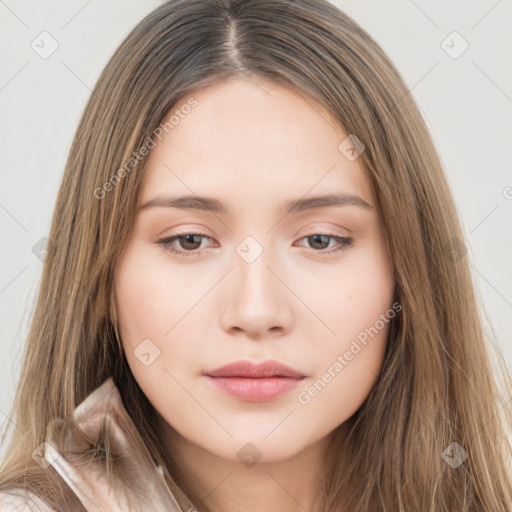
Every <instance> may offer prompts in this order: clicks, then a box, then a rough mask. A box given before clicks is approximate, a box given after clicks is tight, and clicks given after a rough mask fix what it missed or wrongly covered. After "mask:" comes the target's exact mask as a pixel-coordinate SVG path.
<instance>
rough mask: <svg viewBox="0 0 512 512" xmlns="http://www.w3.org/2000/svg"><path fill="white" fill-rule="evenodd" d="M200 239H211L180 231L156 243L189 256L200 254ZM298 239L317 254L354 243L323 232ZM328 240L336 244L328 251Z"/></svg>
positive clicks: (351, 240) (328, 252) (182, 255)
mask: <svg viewBox="0 0 512 512" xmlns="http://www.w3.org/2000/svg"><path fill="white" fill-rule="evenodd" d="M202 239H208V240H212V239H211V238H210V237H209V236H207V235H203V234H202V233H180V234H178V235H174V236H171V237H167V238H161V239H159V240H157V241H156V243H157V244H161V245H162V246H163V247H164V248H165V249H166V250H168V251H169V252H171V253H172V254H176V255H177V256H179V257H189V256H199V255H200V252H199V249H201V242H202ZM300 240H307V241H308V243H310V244H312V246H313V247H312V248H313V249H322V250H316V251H314V252H318V253H319V254H332V253H334V252H338V251H342V250H344V249H346V248H347V247H350V246H352V245H354V240H353V239H352V238H346V237H341V236H338V235H334V234H324V233H315V234H313V235H309V236H306V237H303V238H300V239H299V241H300ZM330 241H334V242H335V244H337V245H335V246H334V249H330V250H328V251H326V250H323V249H325V248H326V247H324V246H325V244H326V243H327V247H329V245H330ZM175 242H179V243H178V245H180V246H181V249H176V246H175ZM319 246H320V247H319Z"/></svg>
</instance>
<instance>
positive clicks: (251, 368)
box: [206, 361, 305, 379]
mask: <svg viewBox="0 0 512 512" xmlns="http://www.w3.org/2000/svg"><path fill="white" fill-rule="evenodd" d="M206 375H208V376H209V377H245V378H253V379H258V378H265V377H289V378H292V379H301V378H303V377H305V375H303V374H301V373H299V372H297V371H295V370H293V369H292V368H290V367H289V366H286V365H285V364H283V363H280V362H278V361H264V362H263V363H260V364H254V363H251V362H250V361H235V362H234V363H230V364H227V365H225V366H222V367H221V368H217V369H216V370H213V371H210V372H207V373H206Z"/></svg>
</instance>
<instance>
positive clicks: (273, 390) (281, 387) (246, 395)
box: [204, 361, 306, 402]
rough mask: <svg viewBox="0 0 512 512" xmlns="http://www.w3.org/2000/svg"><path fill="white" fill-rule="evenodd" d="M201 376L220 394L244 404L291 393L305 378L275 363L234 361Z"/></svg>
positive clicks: (268, 399) (287, 367)
mask: <svg viewBox="0 0 512 512" xmlns="http://www.w3.org/2000/svg"><path fill="white" fill-rule="evenodd" d="M204 375H205V376H206V377H208V379H209V380H210V381H211V382H212V383H213V384H214V385H215V386H216V387H217V389H220V390H221V391H223V392H225V393H227V394H229V395H231V396H233V397H235V398H237V399H239V400H243V401H246V402H268V401H270V400H273V399H275V398H277V397H279V396H281V395H283V394H284V393H286V392H288V391H290V390H292V389H293V388H295V387H296V386H298V385H299V383H300V382H301V381H302V380H303V379H305V378H306V376H305V375H304V374H302V373H300V372H298V371H296V370H294V369H292V368H290V367H289V366H286V365H284V364H282V363H279V362H277V361H265V362H263V363H260V364H254V363H252V362H250V361H236V362H234V363H230V364H228V365H225V366H222V367H221V368H217V369H216V370H212V371H209V372H205V373H204Z"/></svg>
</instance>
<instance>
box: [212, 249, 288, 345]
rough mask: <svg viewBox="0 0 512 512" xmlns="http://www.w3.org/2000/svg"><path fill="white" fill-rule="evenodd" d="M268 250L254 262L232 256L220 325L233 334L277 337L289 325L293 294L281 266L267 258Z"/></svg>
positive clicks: (254, 337) (268, 256) (263, 337)
mask: <svg viewBox="0 0 512 512" xmlns="http://www.w3.org/2000/svg"><path fill="white" fill-rule="evenodd" d="M270 252H271V251H270V250H268V251H267V250H263V252H262V253H261V254H260V255H259V257H257V258H256V259H255V260H254V261H252V262H251V261H250V260H246V259H244V257H241V256H240V255H239V254H238V253H235V254H234V255H233V267H234V268H233V270H232V271H231V272H230V273H229V278H228V280H227V283H226V286H225V288H224V290H223V292H224V300H223V301H222V302H223V310H222V312H221V316H220V323H221V327H222V328H223V329H224V330H225V331H226V332H229V333H230V334H232V335H241V334H242V335H245V336H246V337H248V338H250V339H254V340H262V339H265V338H269V337H271V338H276V337H280V336H283V335H284V334H285V333H287V332H289V331H290V329H291V325H292V319H293V313H292V304H291V302H292V300H293V294H292V293H291V292H290V290H289V289H288V288H287V286H286V284H285V281H286V280H285V279H283V276H282V275H280V274H282V271H281V270H280V269H281V267H282V265H279V264H277V263H276V262H275V259H272V258H271V257H270Z"/></svg>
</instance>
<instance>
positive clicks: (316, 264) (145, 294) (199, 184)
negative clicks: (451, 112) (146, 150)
mask: <svg viewBox="0 0 512 512" xmlns="http://www.w3.org/2000/svg"><path fill="white" fill-rule="evenodd" d="M193 97H194V98H195V99H196V100H197V101H198V104H197V106H196V107H194V108H193V109H192V110H191V112H190V114H188V115H187V116H184V118H183V119H180V122H179V124H177V125H176V126H175V127H174V129H173V130H172V131H170V132H169V133H168V134H165V135H164V137H163V139H162V141H161V142H158V144H157V145H156V147H154V148H153V149H152V150H151V152H150V154H149V155H148V157H147V158H148V159H149V160H148V161H147V168H146V171H145V175H144V178H143V183H142V188H141V191H140V196H139V199H140V200H139V203H138V204H139V206H140V205H142V204H145V203H146V202H147V201H149V200H150V199H153V198H154V197H155V196H158V195H160V194H165V193H167V194H172V195H198V196H208V197H213V198H216V199H218V200H219V201H222V202H224V203H225V204H226V207H227V210H228V212H227V214H220V213H212V212H207V211H194V210H185V209H178V208H171V207H163V206H159V207H151V208H145V209H142V210H139V212H138V214H137V218H136V223H135V226H134V229H133V232H132V234H131V238H130V240H129V242H128V244H127V246H126V248H125V250H124V252H123V254H122V257H121V259H120V261H119V263H118V267H117V271H116V307H117V311H118V314H119V319H120V324H121V329H122V342H123V345H124V348H125V351H126V354H127V358H128V363H129V365H130V367H131V370H132V372H133V375H134V377H135V379H136V380H137V382H138V383H139V385H140V387H141V389H142V390H143V391H144V393H145V394H146V396H147V397H148V399H149V400H150V401H151V403H152V404H153V406H154V407H155V409H156V410H157V412H158V415H159V418H160V421H161V426H162V432H163V435H164V436H165V443H166V447H167V448H168V449H169V450H170V451H171V453H172V456H173V457H174V459H175V460H176V462H177V463H178V465H179V467H180V468H181V469H182V471H183V473H184V475H185V476H186V477H187V480H188V481H189V482H190V483H189V485H190V486H191V489H193V490H194V492H196V493H197V494H198V496H200V497H201V498H203V497H206V498H205V499H204V502H203V505H206V506H208V507H209V510H211V511H221V510H223V511H230V512H231V511H239V510H240V511H241V510H243V511H245V512H251V511H256V510H257V511H261V510H266V511H268V512H272V511H279V512H292V511H299V510H301V511H302V510H304V509H305V510H308V511H315V510H322V504H321V503H320V500H319V499H318V496H320V493H321V490H322V485H323V483H324V479H325V476H326V474H327V472H328V468H329V464H330V463H331V462H332V459H331V457H330V454H331V453H332V451H330V450H329V446H330V443H331V442H332V439H333V433H334V431H335V429H337V428H338V427H340V426H341V427H340V428H341V430H342V431H343V428H344V427H346V424H345V425H344V422H346V420H347V419H349V418H350V417H351V416H352V415H353V414H354V413H355V412H356V411H357V410H358V408H359V407H360V406H361V404H362V403H363V402H364V400H365V399H366V397H367V396H368V393H369V392H370V390H371V388H372V386H373V384H374V382H375V380H376V377H377V375H378V372H379V369H380V368H381V365H382V360H383V355H384V350H385V346H386V342H387V334H388V330H389V329H388V328H389V324H388V323H384V327H383V328H382V329H380V330H379V332H378V334H377V335H375V336H373V337H372V338H370V339H369V342H368V343H367V344H366V345H365V346H363V345H362V344H360V345H361V346H362V347H363V348H362V350H360V351H359V352H358V353H357V354H356V355H354V356H353V358H352V359H351V360H350V361H348V362H347V364H346V366H344V367H343V369H342V371H339V372H338V373H335V377H333V378H331V380H330V382H329V383H327V384H326V385H325V387H323V389H322V390H321V391H320V392H318V393H317V395H316V396H314V397H310V398H311V400H310V401H309V403H307V404H305V403H301V402H300V401H299V399H298V396H299V393H301V392H302V393H303V395H302V396H304V392H307V390H308V389H309V388H311V386H312V385H313V383H315V382H316V381H317V380H318V379H321V378H322V375H323V374H325V372H326V371H327V370H328V369H329V368H331V369H332V367H333V364H334V363H335V362H336V360H337V357H338V356H343V354H344V353H345V352H346V351H347V350H349V348H350V346H351V343H352V342H353V340H354V339H356V337H357V336H358V335H359V334H360V333H361V332H362V331H364V329H365V328H368V327H370V326H373V325H374V324H375V322H376V321H377V320H378V319H379V318H382V317H381V316H380V315H382V314H384V313H385V312H386V311H387V310H389V308H391V305H392V298H393V289H394V281H393V278H392V270H391V262H390V258H389V252H388V247H387V243H386V239H385V236H384V233H383V229H382V226H381V223H380V221H379V217H378V213H377V211H376V208H375V200H374V199H375V198H374V196H373V193H372V188H371V186H370V182H369V180H368V178H367V176H366V175H365V172H364V170H363V167H362V164H361V163H360V162H361V160H360V159H356V160H354V161H350V160H349V159H348V158H347V157H346V156H345V154H343V153H342V152H341V151H340V150H339V149H338V145H339V144H340V142H342V141H343V140H344V139H345V138H346V137H347V135H348V133H346V132H345V131H344V130H343V129H342V127H340V126H339V125H338V124H337V123H335V121H334V119H333V118H332V117H331V116H330V115H329V113H328V112H327V111H326V110H325V109H324V108H323V107H322V106H320V105H319V104H317V103H316V102H314V101H313V99H311V98H309V97H307V96H305V95H299V94H297V93H296V92H294V91H293V90H292V89H289V88H287V87H284V86H281V85H277V84H274V83H272V82H269V81H266V80H261V79H258V81H254V80H253V81H250V80H241V79H237V80H231V81H228V82H224V83H222V84H220V85H216V86H214V87H209V88H205V89H201V90H197V91H196V92H195V93H194V94H193ZM188 99H189V97H187V98H183V99H182V101H180V103H178V104H177V105H175V106H174V107H173V109H172V110H173V111H174V110H175V109H176V108H178V109H179V108H180V106H181V105H184V104H185V103H186V101H187V100H188ZM166 118H167V116H166ZM334 192H336V193H339V192H344V193H348V194H353V195H357V196H359V197H360V198H362V199H363V200H364V201H366V202H367V203H368V204H369V205H370V208H363V207H360V206H356V205H353V204H344V205H341V206H339V205H338V206H328V207H322V208H317V209H310V210H305V211H302V212H298V213H289V214H287V215H284V216H283V212H282V205H283V203H284V202H285V201H288V200H292V199H299V198H303V197H304V196H306V197H310V196H313V195H315V196H316V195H323V194H331V193H334ZM182 233H201V234H203V235H205V237H204V238H201V237H199V238H198V239H196V240H195V241H194V240H192V241H190V239H188V243H187V240H185V239H183V238H182V239H178V240H175V241H174V242H173V243H172V244H170V245H171V246H172V247H173V248H174V249H176V250H178V251H181V252H187V251H188V252H195V253H196V255H192V256H186V257H180V256H178V255H175V254H172V253H171V252H170V251H169V250H168V248H166V247H164V246H163V245H162V244H158V243H157V241H158V239H160V238H164V237H169V236H173V235H177V234H182ZM318 233H320V234H333V235H334V236H339V237H351V238H352V239H353V245H352V246H348V247H345V248H341V250H338V251H337V252H333V253H331V254H326V252H327V251H329V250H331V249H336V248H340V245H339V244H338V243H337V241H336V239H334V238H324V239H323V240H322V239H320V240H318V239H317V240H316V242H315V239H311V238H309V237H311V236H312V235H315V234H318ZM249 235H250V236H252V237H254V239H256V240H257V242H258V244H260V246H261V248H262V249H263V253H262V254H261V255H260V256H259V257H258V258H257V259H255V261H253V262H252V263H248V262H247V261H246V260H244V259H243V258H242V257H241V256H240V255H239V254H238V253H237V251H236V250H237V247H238V246H239V244H241V242H243V241H244V239H245V238H246V237H247V236H249ZM243 246H244V244H242V246H241V247H243ZM250 251H253V252H252V254H255V253H254V249H250ZM148 338H149V339H150V340H151V342H150V343H152V345H151V344H150V345H149V346H150V347H158V349H156V348H152V349H151V350H152V351H153V352H154V351H155V350H159V351H160V353H159V356H158V357H157V358H156V359H155V360H154V361H153V362H152V363H151V364H150V365H149V366H146V365H145V364H143V363H141V361H140V360H139V358H138V357H137V355H136V349H137V346H138V345H139V344H140V343H141V342H142V340H144V339H148ZM146 343H148V342H146ZM153 352H152V353H153ZM240 359H247V360H250V361H253V362H255V363H258V362H261V361H264V360H267V359H274V360H277V361H280V362H283V363H285V364H287V365H288V366H290V367H292V368H294V369H295V370H297V371H299V372H301V373H303V374H305V375H306V378H305V379H304V380H303V381H302V382H301V383H300V385H299V386H298V387H297V388H296V389H293V390H292V391H289V392H287V393H285V394H284V395H281V396H280V397H278V398H276V399H274V400H272V401H269V402H264V403H251V402H246V401H242V400H239V399H236V398H234V397H232V396H230V395H227V394H226V393H224V392H223V391H220V390H218V389H217V388H216V387H215V386H213V385H212V383H211V382H210V381H209V379H208V377H205V376H204V375H203V372H205V371H208V370H213V369H215V368H218V367H220V366H223V365H225V364H227V363H230V362H233V361H236V360H240ZM331 373H332V370H331ZM248 442H251V443H253V445H254V446H256V447H257V449H258V450H259V453H260V454H261V458H260V459H259V461H258V462H257V463H256V464H255V465H252V466H248V465H246V464H244V463H242V461H241V460H240V458H239V457H238V456H237V452H238V451H239V450H240V449H241V448H242V447H244V446H245V445H246V443H248ZM246 450H249V452H250V453H252V454H253V455H255V454H256V451H255V449H254V448H247V447H246Z"/></svg>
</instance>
